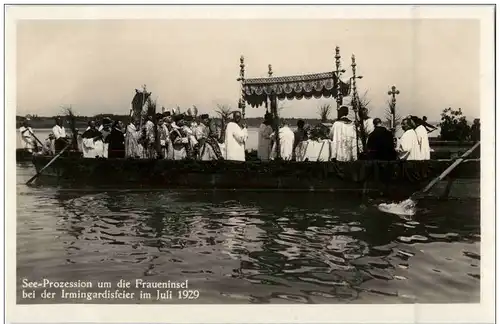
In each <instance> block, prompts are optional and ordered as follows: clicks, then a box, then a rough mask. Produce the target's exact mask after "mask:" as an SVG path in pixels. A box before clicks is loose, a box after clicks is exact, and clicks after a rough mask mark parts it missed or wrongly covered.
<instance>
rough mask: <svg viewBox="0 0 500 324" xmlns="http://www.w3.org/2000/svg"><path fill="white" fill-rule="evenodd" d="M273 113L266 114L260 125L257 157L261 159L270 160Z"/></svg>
mask: <svg viewBox="0 0 500 324" xmlns="http://www.w3.org/2000/svg"><path fill="white" fill-rule="evenodd" d="M271 122H272V120H271V114H270V113H266V114H265V115H264V121H263V122H262V124H260V127H259V144H258V146H257V157H258V158H259V159H260V160H261V161H267V160H269V153H270V151H271V134H272V133H273V128H272V127H271Z"/></svg>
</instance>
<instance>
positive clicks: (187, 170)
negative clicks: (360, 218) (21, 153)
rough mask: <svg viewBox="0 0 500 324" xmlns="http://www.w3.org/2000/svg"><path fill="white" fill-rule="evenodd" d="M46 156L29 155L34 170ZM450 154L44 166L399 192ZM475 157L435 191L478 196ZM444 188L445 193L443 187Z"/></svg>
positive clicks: (115, 174)
mask: <svg viewBox="0 0 500 324" xmlns="http://www.w3.org/2000/svg"><path fill="white" fill-rule="evenodd" d="M50 159H51V157H44V156H36V157H33V163H34V165H35V168H36V169H37V172H38V171H40V170H41V169H42V168H43V167H44V166H45V165H46V164H47V163H48V162H49V161H50ZM452 162H453V161H451V160H430V161H356V162H350V163H346V162H335V161H331V162H291V161H269V162H260V161H247V162H235V161H234V162H233V161H187V160H186V161H171V160H153V159H151V160H148V159H83V158H69V157H61V158H59V159H58V160H56V161H55V162H54V163H53V164H51V165H50V166H49V167H48V168H47V169H45V170H44V171H43V177H55V178H56V179H57V180H58V181H62V182H64V183H67V184H75V185H78V186H82V185H100V186H115V187H116V186H120V187H121V186H125V187H129V188H137V187H161V188H184V189H203V190H205V189H210V190H213V189H219V190H234V189H237V190H282V191H287V190H306V191H333V192H334V191H358V192H363V193H366V192H379V193H380V194H383V195H388V194H389V195H391V196H393V197H398V196H402V197H404V195H407V194H409V193H412V192H413V191H416V190H418V189H420V188H422V187H423V186H425V185H426V184H427V183H428V182H430V181H431V180H432V179H433V178H434V177H436V176H438V175H439V174H441V173H442V172H443V171H444V170H445V169H446V168H448V167H449V166H450V165H451V163H452ZM479 179H480V161H479V160H477V159H476V160H467V161H464V162H463V163H462V164H460V165H459V166H458V167H457V168H456V169H455V170H454V171H452V172H451V173H450V175H449V176H448V177H447V179H445V180H444V181H442V182H441V183H440V184H438V186H436V187H437V188H438V190H437V192H436V193H435V195H437V196H442V195H450V194H451V195H452V196H456V195H454V194H453V193H452V190H451V188H447V187H452V188H453V186H454V185H455V184H457V183H458V184H460V185H461V186H465V187H464V188H465V191H464V194H461V195H459V196H464V195H465V197H472V198H478V197H479ZM446 191H448V193H446Z"/></svg>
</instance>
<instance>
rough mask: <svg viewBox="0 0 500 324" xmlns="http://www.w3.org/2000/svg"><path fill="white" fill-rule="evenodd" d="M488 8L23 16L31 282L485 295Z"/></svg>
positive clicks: (226, 298)
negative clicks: (447, 12) (404, 13)
mask: <svg viewBox="0 0 500 324" xmlns="http://www.w3.org/2000/svg"><path fill="white" fill-rule="evenodd" d="M49 7H50V6H49ZM165 7H167V9H168V6H165ZM402 7H404V6H402ZM144 8H145V9H147V6H144ZM360 8H361V9H362V6H361V7H360ZM98 9H99V8H98V7H97V9H96V10H98ZM136 9H137V10H139V9H141V6H138V7H133V8H132V9H131V10H136ZM150 9H152V10H155V9H154V8H150ZM162 9H165V8H162ZM233 9H234V10H238V9H239V8H236V7H235V8H233ZM241 9H242V10H243V8H241ZM281 9H282V10H285V9H287V6H282V7H281ZM296 9H297V8H296ZM313 9H314V8H313ZM316 9H318V8H316ZM326 9H328V10H329V9H332V8H330V7H328V6H326V7H325V10H326ZM489 9H491V13H493V10H494V7H489ZM45 10H46V12H47V11H48V12H50V10H51V9H50V8H48V9H47V8H46V9H45ZM52 10H57V6H52ZM71 10H76V9H75V8H72V9H71ZM183 10H185V11H188V10H189V7H188V6H186V7H185V8H182V9H180V10H178V11H179V12H182V11H183ZM213 10H215V11H216V10H217V7H215V8H213ZM263 10H265V8H264V9H263ZM320 10H321V9H320ZM7 16H8V10H7ZM481 27H482V25H481V21H480V20H479V19H466V18H460V17H458V18H454V19H444V18H432V19H431V18H425V17H424V16H423V15H421V16H418V15H417V16H416V17H410V16H408V18H398V19H386V18H384V17H383V16H381V17H380V18H377V17H372V18H371V19H362V18H355V17H353V18H349V17H348V19H342V18H338V17H332V18H330V19H326V18H323V19H314V18H307V19H306V18H303V19H291V18H287V17H286V16H283V17H282V18H280V17H275V18H272V19H270V18H258V17H255V18H253V19H250V18H240V17H236V16H234V17H232V16H226V17H225V18H222V19H210V18H192V19H191V18H188V17H178V18H165V19H159V18H150V19H132V18H123V19H106V18H95V19H62V18H61V16H59V18H54V19H34V18H31V19H19V20H16V22H15V38H14V39H15V41H14V42H13V43H12V45H13V46H15V65H13V69H12V71H14V73H15V79H14V80H15V82H14V83H13V84H14V86H15V91H14V94H15V101H14V100H13V101H12V102H13V105H14V106H13V107H12V111H15V128H16V129H15V132H16V136H14V133H12V134H10V133H9V136H7V138H12V142H14V140H15V150H16V155H15V170H14V168H12V169H11V170H9V171H7V172H10V173H11V174H12V176H13V177H14V176H15V186H16V189H15V215H14V214H12V215H11V216H12V219H14V216H15V228H16V230H15V247H16V248H15V264H16V266H15V278H16V280H15V303H16V304H17V305H26V304H29V305H34V304H44V305H46V304H88V305H91V304H148V305H151V304H156V305H166V304H290V305H300V304H438V303H444V304H479V303H481V301H482V298H481V293H482V289H481V281H482V280H483V278H482V273H483V271H484V269H483V266H482V264H481V261H482V256H483V253H482V252H483V251H482V250H483V248H484V246H483V247H482V246H481V242H482V235H483V231H482V228H481V224H482V222H484V217H489V218H490V224H492V223H491V222H492V221H493V219H494V212H492V210H493V209H494V206H491V207H490V208H489V210H483V205H482V200H483V197H484V195H485V193H484V192H483V191H482V190H481V186H482V181H481V179H482V178H481V175H482V174H483V173H484V172H487V177H490V181H493V178H494V175H495V170H494V169H488V170H484V169H483V168H482V167H481V166H482V165H481V162H482V161H481V152H482V149H484V147H483V146H484V145H488V146H487V148H488V149H491V148H492V147H493V146H492V144H494V137H492V135H493V136H494V130H492V125H493V123H494V121H493V119H492V116H493V111H494V106H491V107H488V108H486V109H489V110H490V112H489V113H488V115H484V109H485V108H484V107H483V106H482V105H484V102H485V101H482V99H481V98H482V97H481V95H482V91H483V90H482V88H481V80H482V75H481V67H482V65H483V64H489V63H491V64H493V63H492V62H484V61H483V62H482V61H481V57H482V53H481V44H482V42H483V39H484V38H483V39H482V38H481V32H482V29H481ZM490 41H491V44H493V42H494V39H493V38H491V39H490ZM489 69H493V65H491V66H490V67H489ZM483 95H484V93H483ZM490 99H491V98H489V99H488V100H489V101H488V102H491V100H490ZM12 115H13V114H12ZM485 119H487V120H485ZM6 122H8V121H6ZM481 123H483V128H485V127H489V128H490V130H489V133H488V134H489V135H486V138H485V135H484V134H485V133H484V129H483V130H482V128H481ZM485 125H486V126H485ZM13 127H14V126H12V128H11V129H13ZM482 131H483V133H482ZM482 134H483V136H482ZM481 141H483V142H484V141H486V142H484V143H483V146H482V145H481ZM485 143H487V144H485ZM12 149H14V146H12ZM493 149H494V148H493ZM485 152H486V154H484V153H485ZM9 154H10V153H9ZM482 158H483V159H487V160H490V161H493V160H494V153H493V152H487V151H484V150H483V157H482ZM489 165H492V163H490V164H489ZM12 189H14V188H13V187H12ZM490 194H493V193H492V192H491V193H490ZM483 230H484V228H483ZM10 235H14V234H13V233H11V234H10ZM489 248H491V249H493V247H492V246H490V247H489ZM492 289H493V288H492Z"/></svg>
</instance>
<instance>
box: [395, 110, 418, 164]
mask: <svg viewBox="0 0 500 324" xmlns="http://www.w3.org/2000/svg"><path fill="white" fill-rule="evenodd" d="M401 128H403V131H404V133H403V135H402V136H401V138H400V139H399V144H398V153H399V159H401V160H419V159H420V146H419V144H418V137H417V133H416V132H415V125H414V124H413V122H412V120H411V119H410V118H405V119H403V121H402V122H401Z"/></svg>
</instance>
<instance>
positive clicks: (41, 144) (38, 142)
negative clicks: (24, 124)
mask: <svg viewBox="0 0 500 324" xmlns="http://www.w3.org/2000/svg"><path fill="white" fill-rule="evenodd" d="M28 132H30V134H31V136H33V137H34V138H35V139H36V141H37V142H38V143H40V146H41V147H43V144H42V142H40V140H39V139H38V137H36V136H35V134H33V132H32V131H30V129H29V128H28Z"/></svg>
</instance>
